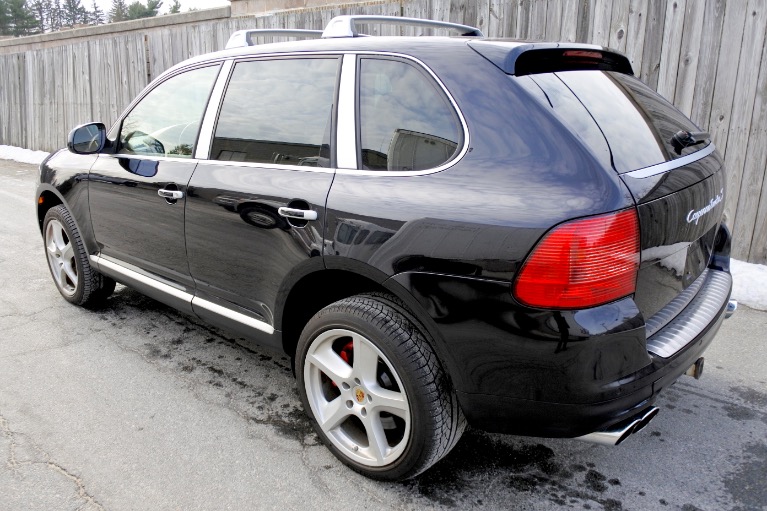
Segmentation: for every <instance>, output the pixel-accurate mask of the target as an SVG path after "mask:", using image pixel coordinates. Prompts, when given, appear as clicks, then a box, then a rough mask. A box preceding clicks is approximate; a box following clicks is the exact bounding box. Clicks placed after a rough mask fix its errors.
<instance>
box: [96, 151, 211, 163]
mask: <svg viewBox="0 0 767 511" xmlns="http://www.w3.org/2000/svg"><path fill="white" fill-rule="evenodd" d="M102 157H109V158H120V159H121V158H128V159H131V160H148V161H175V162H179V163H194V164H197V163H200V160H199V159H197V158H196V157H194V158H193V157H189V158H178V157H176V156H152V155H149V154H120V153H118V154H99V158H102Z"/></svg>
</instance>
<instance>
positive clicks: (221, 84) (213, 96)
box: [194, 59, 234, 160]
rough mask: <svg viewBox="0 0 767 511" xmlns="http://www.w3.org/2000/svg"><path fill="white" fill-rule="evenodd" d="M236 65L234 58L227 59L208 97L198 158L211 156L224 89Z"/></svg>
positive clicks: (197, 147) (198, 147)
mask: <svg viewBox="0 0 767 511" xmlns="http://www.w3.org/2000/svg"><path fill="white" fill-rule="evenodd" d="M233 66H234V60H233V59H229V60H225V61H224V63H223V64H222V65H221V69H220V70H219V72H218V77H217V78H216V83H215V85H213V91H211V93H210V97H209V98H208V106H207V107H206V108H205V113H204V114H203V116H202V124H201V125H200V136H199V137H198V139H197V146H196V147H195V151H194V156H195V158H197V159H198V160H206V159H208V157H209V156H210V144H211V142H212V141H213V129H214V128H215V126H216V119H217V118H218V111H219V109H220V108H221V101H222V100H223V98H224V89H226V84H227V83H228V81H229V74H230V73H231V71H232V67H233Z"/></svg>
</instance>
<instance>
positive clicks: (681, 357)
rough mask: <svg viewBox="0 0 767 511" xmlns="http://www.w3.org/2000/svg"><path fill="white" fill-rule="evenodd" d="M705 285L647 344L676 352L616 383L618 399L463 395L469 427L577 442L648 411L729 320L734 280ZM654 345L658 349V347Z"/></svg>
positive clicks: (717, 278)
mask: <svg viewBox="0 0 767 511" xmlns="http://www.w3.org/2000/svg"><path fill="white" fill-rule="evenodd" d="M707 280H708V282H707V283H706V285H705V286H707V287H705V288H704V289H702V290H701V292H700V293H699V294H698V296H697V297H696V298H695V300H693V302H691V303H690V305H689V306H688V307H687V308H686V309H685V311H684V312H683V313H682V314H680V315H679V317H677V318H676V319H675V320H673V321H671V322H670V323H669V324H668V325H666V326H665V327H664V328H662V329H661V330H659V331H658V332H657V333H656V334H655V335H654V336H653V337H652V338H651V339H650V340H648V345H650V344H651V343H653V341H656V340H657V339H661V340H662V341H663V342H665V343H667V345H666V346H670V347H675V349H676V351H675V352H674V353H672V354H670V355H669V356H668V357H665V358H664V357H660V356H657V355H652V363H651V364H650V366H649V367H648V368H646V369H645V370H643V371H641V376H640V377H639V378H638V379H636V380H634V381H633V382H632V383H631V384H628V382H629V381H630V380H631V379H632V378H631V377H627V378H626V382H627V383H626V384H625V385H622V384H621V382H616V383H617V386H616V388H615V392H616V393H617V394H619V397H616V398H615V399H611V400H607V401H601V402H596V403H578V404H569V403H552V402H543V401H534V400H524V399H514V398H507V397H500V396H492V395H486V394H469V393H463V392H460V393H459V400H460V402H461V405H462V407H463V410H464V413H465V414H466V416H467V418H468V420H469V422H470V423H471V424H472V425H473V426H475V427H478V428H481V429H484V430H486V431H491V432H497V433H512V434H519V435H527V436H545V437H576V436H581V435H585V434H587V433H590V432H593V431H598V430H602V429H604V428H606V427H609V426H611V425H613V424H616V423H619V422H621V421H623V420H625V419H626V418H627V417H630V416H632V415H634V414H636V413H638V412H641V411H643V410H645V409H648V408H649V407H650V406H651V405H652V404H653V403H654V401H655V399H656V398H657V396H658V394H659V393H660V391H661V390H663V389H664V388H666V387H668V386H669V385H671V384H673V383H674V382H675V381H676V380H677V379H678V378H679V377H680V376H682V375H683V374H684V373H685V371H687V369H688V368H689V367H690V366H692V365H693V364H694V363H695V361H696V360H698V358H700V357H701V355H702V354H703V352H704V351H705V350H706V348H707V347H708V345H709V344H711V341H713V339H714V337H715V336H716V334H717V332H718V331H719V328H720V326H721V324H722V321H723V320H724V319H725V315H726V313H727V305H728V301H729V296H730V291H731V288H732V278H731V277H730V275H729V274H728V273H725V272H720V271H717V270H711V271H710V275H709V277H708V279H707ZM712 287H716V288H718V292H716V293H714V292H712ZM723 289H724V292H722V290H723ZM693 328H696V329H697V330H695V331H693ZM654 345H655V346H660V341H657V342H655V343H654ZM677 346H678V347H677ZM669 349H670V348H669ZM629 388H630V389H632V391H631V392H630V393H625V394H624V393H623V390H624V389H629ZM620 394H623V395H620Z"/></svg>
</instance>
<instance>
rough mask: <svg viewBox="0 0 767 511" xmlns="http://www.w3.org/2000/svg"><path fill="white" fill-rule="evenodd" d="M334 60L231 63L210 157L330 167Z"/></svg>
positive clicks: (336, 60)
mask: <svg viewBox="0 0 767 511" xmlns="http://www.w3.org/2000/svg"><path fill="white" fill-rule="evenodd" d="M337 75H338V59H337V58H306V59H285V60H258V61H249V62H240V63H238V64H236V65H235V67H234V71H233V72H232V77H231V79H230V81H229V85H228V87H227V90H226V94H225V96H224V103H223V105H222V107H221V113H220V115H219V118H218V123H217V125H216V131H215V134H214V136H213V144H212V146H211V152H210V157H211V159H213V160H223V161H241V162H254V163H268V164H277V165H300V166H308V167H318V166H319V167H328V166H330V159H329V157H330V131H331V119H332V112H333V98H334V97H335V89H336V77H337Z"/></svg>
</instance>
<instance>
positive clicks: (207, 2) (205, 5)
mask: <svg viewBox="0 0 767 511" xmlns="http://www.w3.org/2000/svg"><path fill="white" fill-rule="evenodd" d="M134 1H135V0H125V4H126V5H130V4H132V3H133V2H134ZM139 1H140V2H141V3H143V4H146V0H139ZM80 3H81V4H82V5H83V7H86V8H88V9H90V8H91V7H92V6H93V0H81V2H80ZM172 3H173V0H163V2H162V8H161V9H160V14H165V13H167V12H168V9H169V8H170V4H172ZM180 3H181V12H186V11H188V10H189V9H199V10H202V9H213V8H214V7H225V6H227V5H229V0H181V2H180ZM96 4H97V5H98V6H99V7H101V10H102V11H104V12H109V9H110V8H111V7H112V0H96Z"/></svg>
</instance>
